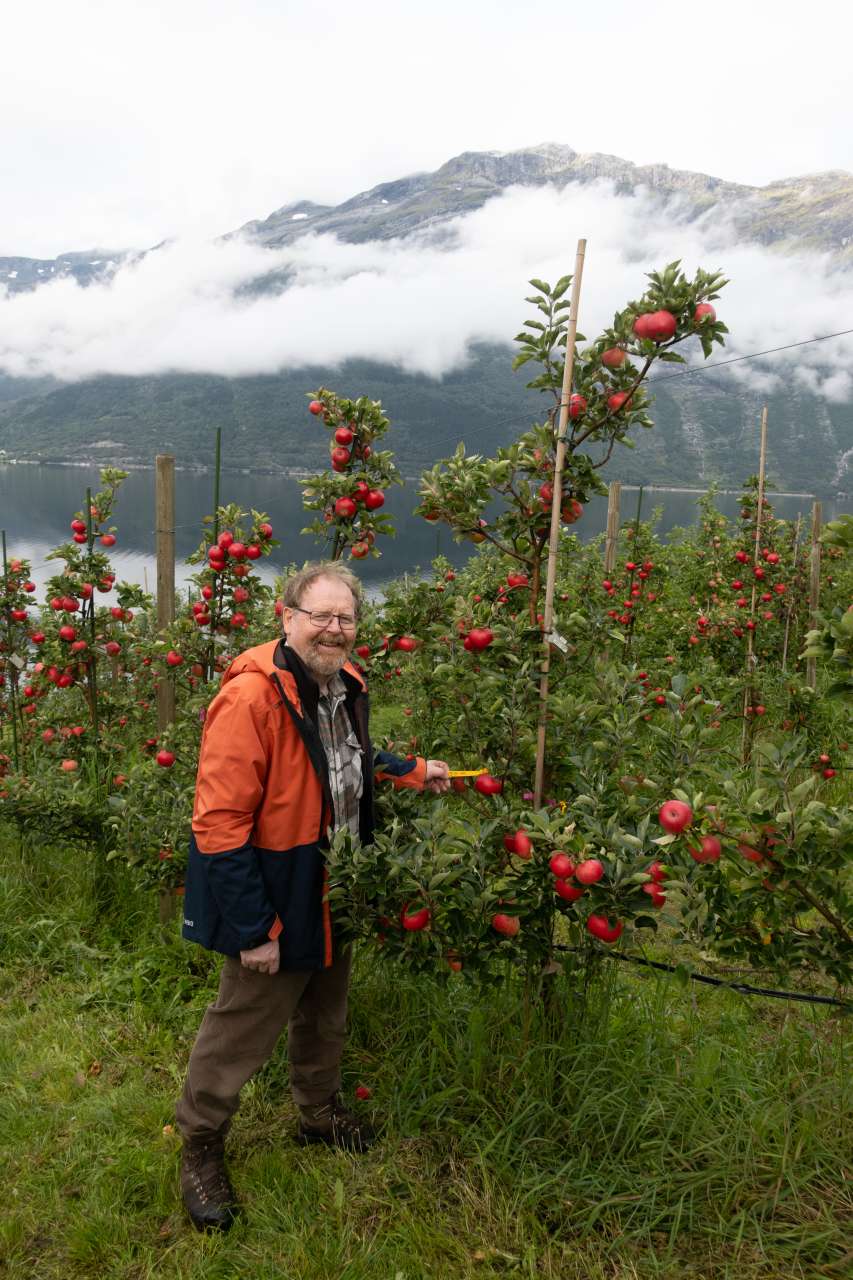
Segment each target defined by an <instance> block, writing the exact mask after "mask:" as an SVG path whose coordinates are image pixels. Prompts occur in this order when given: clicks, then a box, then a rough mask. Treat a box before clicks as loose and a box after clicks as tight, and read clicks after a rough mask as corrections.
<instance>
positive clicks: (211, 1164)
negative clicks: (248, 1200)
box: [181, 1136, 238, 1231]
mask: <svg viewBox="0 0 853 1280" xmlns="http://www.w3.org/2000/svg"><path fill="white" fill-rule="evenodd" d="M181 1194H182V1195H183V1198H184V1204H185V1205H186V1207H187V1212H188V1213H189V1215H190V1218H191V1219H192V1224H193V1226H194V1227H196V1228H197V1229H198V1230H199V1231H227V1230H228V1228H229V1227H230V1226H231V1223H232V1222H233V1221H234V1218H235V1217H236V1215H237V1209H238V1205H237V1197H236V1196H235V1195H234V1188H233V1187H232V1186H231V1183H230V1181H229V1179H228V1174H227V1172H226V1170H225V1141H224V1139H223V1138H222V1137H221V1136H217V1137H214V1138H208V1139H206V1140H198V1139H196V1140H195V1141H192V1142H187V1141H185V1142H184V1146H183V1150H182V1152H181Z"/></svg>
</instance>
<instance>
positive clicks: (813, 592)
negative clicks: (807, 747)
mask: <svg viewBox="0 0 853 1280" xmlns="http://www.w3.org/2000/svg"><path fill="white" fill-rule="evenodd" d="M822 522H823V504H822V503H820V502H815V503H813V504H812V548H811V553H810V564H809V569H810V574H809V628H811V629H813V628H814V627H816V626H817V611H818V606H819V604H820V530H821V524H822ZM806 684H807V685H808V686H809V688H810V689H815V688H817V659H816V658H806Z"/></svg>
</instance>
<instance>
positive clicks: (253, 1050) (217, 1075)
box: [177, 563, 450, 1231]
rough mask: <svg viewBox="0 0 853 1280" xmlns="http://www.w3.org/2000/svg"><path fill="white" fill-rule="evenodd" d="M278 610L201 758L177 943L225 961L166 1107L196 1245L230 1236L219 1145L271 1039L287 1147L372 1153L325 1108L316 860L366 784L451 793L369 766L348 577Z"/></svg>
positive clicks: (323, 880)
mask: <svg viewBox="0 0 853 1280" xmlns="http://www.w3.org/2000/svg"><path fill="white" fill-rule="evenodd" d="M283 604H284V607H283V611H282V623H283V628H284V638H283V639H281V640H277V641H275V640H274V641H271V642H270V643H268V644H262V645H258V646H256V647H255V648H253V649H248V650H247V651H246V652H245V653H243V654H241V655H240V657H238V658H236V659H235V661H234V662H232V664H231V666H230V667H229V668H228V670H227V671H226V672H225V674H224V676H223V678H222V687H221V689H220V692H219V693H218V694H217V696H216V697H215V698H214V700H213V702H212V703H211V705H210V709H209V711H208V715H207V719H206V721H205V727H204V733H203V736H202V743H201V754H200V758H199V768H198V779H197V784H196V797H195V807H194V811H193V821H192V838H191V841H190V857H189V865H188V868H187V887H186V897H185V904H186V906H185V910H186V918H185V920H184V929H183V933H184V937H186V938H191V939H193V940H195V941H197V942H200V943H201V944H202V945H203V946H206V947H209V948H211V949H213V950H216V951H221V952H223V953H224V954H225V957H226V958H225V961H224V963H223V967H222V973H221V977H220V984H219V994H218V996H217V999H216V1001H215V1003H214V1004H212V1005H210V1006H209V1007H208V1009H207V1012H206V1013H205V1016H204V1020H203V1022H202V1025H201V1028H200V1030H199V1033H198V1036H197V1038H196V1042H195V1044H194V1046H193V1049H192V1053H191V1054H190V1061H189V1068H188V1072H187V1078H186V1082H185V1085H184V1089H183V1093H182V1094H181V1097H180V1100H179V1102H178V1106H177V1121H178V1127H179V1129H180V1131H181V1134H182V1136H183V1139H184V1147H183V1153H182V1161H181V1190H182V1194H183V1198H184V1203H185V1204H186V1206H187V1209H188V1211H189V1214H190V1217H191V1218H192V1221H193V1223H194V1224H195V1226H196V1227H198V1229H199V1230H202V1231H203V1230H227V1229H228V1227H229V1226H230V1225H231V1222H232V1220H233V1217H234V1214H235V1212H236V1208H237V1205H236V1200H235V1197H234V1192H233V1189H232V1187H231V1184H230V1182H229V1180H228V1175H227V1173H226V1170H225V1163H224V1138H225V1134H226V1132H227V1130H228V1126H229V1124H230V1121H231V1117H232V1116H233V1115H234V1113H235V1111H236V1110H237V1106H238V1102H239V1093H240V1090H241V1088H242V1086H243V1085H244V1084H245V1083H246V1081H247V1080H248V1079H249V1078H250V1077H251V1076H252V1075H254V1073H255V1072H256V1071H258V1070H259V1068H260V1067H261V1066H262V1065H263V1064H264V1063H265V1062H266V1061H267V1059H268V1058H269V1057H270V1055H271V1053H272V1051H273V1049H274V1047H275V1044H276V1042H277V1040H278V1038H279V1035H280V1034H281V1032H282V1030H283V1029H284V1027H285V1026H287V1028H288V1059H289V1071H290V1085H291V1090H292V1093H293V1097H294V1100H295V1102H296V1104H297V1106H298V1108H299V1113H300V1123H299V1128H298V1131H297V1140H298V1141H299V1142H301V1143H305V1144H307V1143H315V1142H321V1143H327V1144H330V1145H334V1146H339V1147H344V1148H346V1149H348V1150H350V1151H357V1152H360V1151H364V1150H366V1149H367V1147H368V1146H369V1145H370V1143H371V1141H372V1140H373V1137H374V1134H373V1132H372V1130H371V1129H370V1127H369V1126H368V1125H367V1124H365V1123H364V1122H363V1121H361V1120H359V1119H357V1118H356V1117H355V1116H354V1115H353V1114H352V1113H351V1112H350V1111H348V1110H347V1108H346V1107H345V1106H344V1105H343V1104H342V1102H341V1100H340V1096H339V1090H340V1085H341V1072H340V1062H341V1055H342V1053H343V1047H344V1039H345V1024H346V1011H347V989H348V984H349V972H350V960H351V956H350V951H349V949H348V948H342V947H340V946H339V945H338V944H337V942H336V939H335V936H334V928H333V922H332V920H331V916H330V912H329V905H328V902H327V901H326V884H327V880H328V873H327V871H326V867H325V861H324V856H323V849H324V847H325V846H326V844H327V831H328V829H329V828H330V827H333V828H334V829H336V830H337V829H339V828H341V827H347V826H348V827H349V829H350V830H351V831H352V832H353V834H354V835H358V836H359V837H360V838H361V840H362V841H363V842H368V841H370V839H371V838H372V833H373V804H372V801H373V780H374V773H375V776H376V777H377V778H389V779H391V780H392V781H393V782H394V784H395V785H397V786H404V787H414V788H416V789H417V790H423V789H424V788H427V789H429V790H432V791H434V792H442V791H446V790H447V789H448V788H449V786H450V782H449V779H448V768H447V765H446V764H445V763H444V762H443V761H439V760H423V759H421V758H418V759H416V760H400V759H398V758H397V757H396V756H391V755H388V754H387V753H384V752H377V753H376V755H375V756H374V753H373V750H372V748H371V745H370V738H369V736H368V719H367V695H366V689H365V683H364V680H363V678H362V676H361V673H360V672H359V670H358V669H357V668H356V667H355V666H353V665H352V664H351V663H349V662H348V658H349V655H350V652H351V650H352V647H353V645H354V643H355V633H356V624H357V621H358V616H359V611H360V605H361V586H360V583H359V581H358V579H357V578H356V577H355V576H354V575H353V574H352V573H350V571H349V570H348V569H346V568H344V567H343V566H342V565H340V564H338V563H329V564H320V565H311V566H309V567H308V568H307V569H304V570H303V571H302V572H300V573H297V574H294V575H293V576H292V577H290V578H289V579H288V581H287V583H286V585H285V590H284V602H283Z"/></svg>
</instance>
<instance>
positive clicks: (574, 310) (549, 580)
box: [533, 240, 586, 809]
mask: <svg viewBox="0 0 853 1280" xmlns="http://www.w3.org/2000/svg"><path fill="white" fill-rule="evenodd" d="M585 255H586V240H578V248H577V254H576V255H575V273H574V276H573V277H572V301H571V306H570V308H569V322H568V326H567V330H566V363H565V365H564V366H563V390H562V394H561V396H560V418H559V425H558V428H557V459H556V462H555V464H554V496H553V498H552V500H551V531H550V534H549V538H548V573H547V577H546V579H545V612H544V615H543V619H544V620H543V627H542V633H543V645H544V650H543V654H542V668H541V679H540V682H539V730H538V735H537V743H536V776H535V780H534V783H533V806H534V808H536V809H538V808H539V806H540V805H541V803H542V785H543V781H544V777H545V729H546V724H547V719H548V672H549V670H550V666H551V641H550V639H549V636H550V635H551V629H552V627H553V625H554V584H555V582H556V579H557V547H558V545H559V542H560V519H561V515H562V512H561V507H562V497H563V463H564V462H565V459H566V433H567V431H568V426H569V402H570V399H571V394H572V375H573V374H574V368H575V339H576V337H577V331H578V303H579V301H580V292H581V280H582V279H583V263H584V257H585Z"/></svg>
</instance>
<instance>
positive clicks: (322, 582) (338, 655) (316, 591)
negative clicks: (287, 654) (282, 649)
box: [282, 578, 355, 684]
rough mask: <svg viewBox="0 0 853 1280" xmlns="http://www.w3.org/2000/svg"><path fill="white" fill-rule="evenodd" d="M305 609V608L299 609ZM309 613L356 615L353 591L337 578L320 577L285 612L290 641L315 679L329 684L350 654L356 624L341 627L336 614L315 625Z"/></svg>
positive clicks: (286, 630)
mask: <svg viewBox="0 0 853 1280" xmlns="http://www.w3.org/2000/svg"><path fill="white" fill-rule="evenodd" d="M302 609H304V610H306V612H305V613H302V612H300V610H302ZM309 613H334V614H348V615H349V616H350V617H354V616H355V601H354V599H353V596H352V592H351V591H350V589H349V587H348V586H347V585H346V583H345V582H341V581H340V580H339V579H337V578H317V579H316V580H315V581H314V582H312V583H311V586H310V587H309V588H308V590H307V591H305V593H304V594H303V596H302V600H301V601H300V604H299V609H289V608H285V609H284V611H283V613H282V624H283V626H284V631H285V635H286V636H287V643H288V644H289V645H290V647H291V649H295V650H296V652H297V653H298V655H299V657H300V658H301V659H302V661H303V662H304V663H305V666H306V667H307V668H308V670H309V671H310V673H311V675H312V676H313V677H314V679H315V680H317V681H318V683H320V684H326V683H327V682H328V681H329V680H330V679H331V677H332V676H333V675H334V674H335V672H337V671H340V669H341V667H342V666H343V665H344V663H345V662H346V660H347V658H348V657H349V655H350V653H351V651H352V647H353V645H354V644H355V627H351V628H350V629H346V628H344V629H342V628H341V626H340V623H339V622H338V619H337V618H333V619H332V621H331V622H330V623H329V625H328V626H327V627H316V626H314V624H313V622H312V621H311V619H310V618H309V616H308V614H309Z"/></svg>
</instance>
